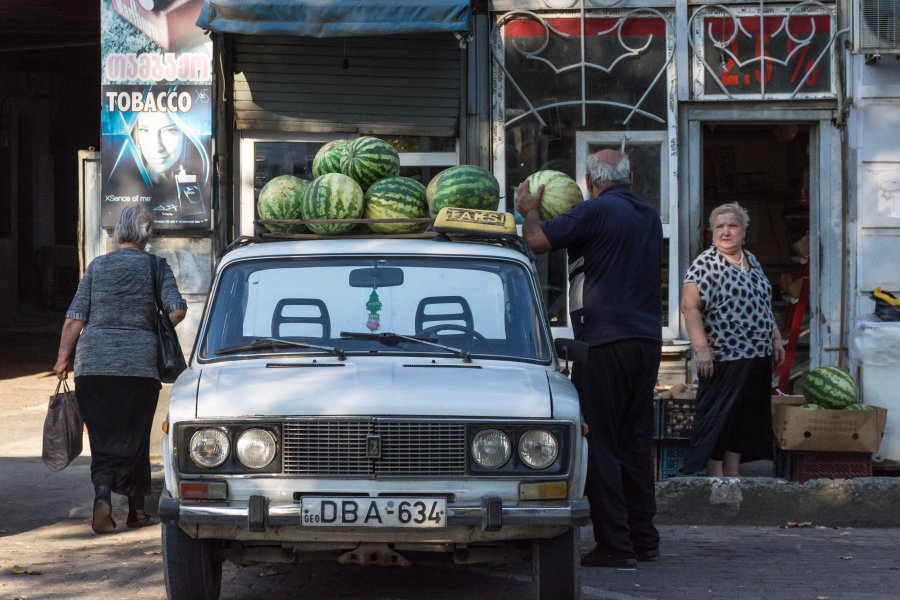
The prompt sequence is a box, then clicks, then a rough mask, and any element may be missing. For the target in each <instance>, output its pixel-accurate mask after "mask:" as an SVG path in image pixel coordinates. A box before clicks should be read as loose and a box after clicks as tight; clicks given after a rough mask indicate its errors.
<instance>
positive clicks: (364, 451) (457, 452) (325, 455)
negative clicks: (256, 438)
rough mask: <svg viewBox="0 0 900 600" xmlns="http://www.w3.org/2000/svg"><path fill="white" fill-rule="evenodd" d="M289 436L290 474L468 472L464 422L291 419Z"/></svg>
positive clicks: (286, 437) (286, 440) (286, 436)
mask: <svg viewBox="0 0 900 600" xmlns="http://www.w3.org/2000/svg"><path fill="white" fill-rule="evenodd" d="M283 436H284V437H283V446H282V449H283V470H284V473H285V474H288V475H305V476H311V477H367V478H380V477H385V478H387V477H448V476H459V475H465V472H466V428H465V425H463V424H460V423H452V422H442V421H436V422H429V421H412V420H410V421H403V420H396V419H369V420H364V421H348V420H329V419H321V420H302V421H299V420H298V421H293V420H290V421H285V422H284V425H283ZM370 445H371V446H377V448H370V447H369V446H370Z"/></svg>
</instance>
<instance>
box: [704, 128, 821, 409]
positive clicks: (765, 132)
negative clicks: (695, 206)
mask: <svg viewBox="0 0 900 600" xmlns="http://www.w3.org/2000/svg"><path fill="white" fill-rule="evenodd" d="M809 144H810V127H809V126H808V125H804V124H799V123H787V124H785V123H779V124H768V123H767V124H752V125H751V124H735V123H709V124H706V125H705V126H704V131H703V223H704V228H703V231H704V238H703V248H706V247H708V246H709V245H710V244H711V243H712V238H711V236H710V233H709V231H708V224H707V221H708V216H709V213H710V211H711V210H712V209H713V208H715V207H716V206H719V205H720V204H725V203H729V202H737V203H738V204H740V205H741V206H743V207H744V208H745V209H746V210H747V212H748V213H749V215H750V226H749V228H748V229H747V236H746V248H747V249H748V250H749V251H750V252H751V253H752V254H753V255H754V256H756V257H757V259H759V261H760V263H761V264H762V267H763V269H764V270H765V272H766V275H768V277H769V281H770V282H771V284H772V296H773V297H772V300H773V309H774V312H775V322H776V323H777V324H778V326H779V327H780V328H781V330H782V334H783V336H784V339H785V340H786V341H787V340H789V339H791V338H790V336H791V335H792V334H793V339H795V340H796V342H795V344H794V346H793V348H791V347H789V348H788V354H789V355H790V356H791V357H792V360H790V361H789V363H790V364H789V368H790V371H789V373H788V374H787V375H785V376H784V377H781V375H783V374H782V373H776V376H775V377H773V384H774V385H773V387H780V388H781V389H782V391H784V392H785V393H793V392H794V388H795V387H796V386H797V385H798V383H799V382H800V381H801V380H802V375H803V374H804V373H805V372H806V371H807V370H808V369H809V310H808V306H809V297H810V293H809V287H810V286H809V283H810V281H811V280H810V279H809V268H808V265H809V197H810V195H809V189H810V185H809V172H810V170H809V168H810V151H809V150H810V147H809ZM804 282H805V283H806V285H804ZM792 325H793V327H792ZM792 350H793V353H792V352H791V351H792ZM785 388H787V389H785Z"/></svg>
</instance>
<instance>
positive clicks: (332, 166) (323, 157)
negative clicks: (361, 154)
mask: <svg viewBox="0 0 900 600" xmlns="http://www.w3.org/2000/svg"><path fill="white" fill-rule="evenodd" d="M348 143H349V142H348V141H347V140H331V141H330V142H328V143H327V144H324V145H323V146H322V147H321V148H319V151H318V152H316V156H315V158H313V164H312V172H313V179H315V178H316V177H321V176H322V175H325V174H326V173H340V172H341V155H342V154H343V152H344V147H345V146H346V145H347V144H348Z"/></svg>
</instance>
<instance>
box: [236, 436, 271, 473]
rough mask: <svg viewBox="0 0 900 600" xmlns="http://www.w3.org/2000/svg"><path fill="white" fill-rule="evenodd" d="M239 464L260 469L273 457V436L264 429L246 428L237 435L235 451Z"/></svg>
mask: <svg viewBox="0 0 900 600" xmlns="http://www.w3.org/2000/svg"><path fill="white" fill-rule="evenodd" d="M235 453H236V454H237V459H238V460H239V461H241V464H242V465H244V466H245V467H249V468H251V469H262V468H263V467H265V466H268V464H269V463H270V462H272V459H273V458H275V436H274V435H272V433H271V432H269V431H267V430H265V429H259V428H258V427H255V428H253V429H247V430H246V431H244V432H243V433H241V435H240V436H239V437H238V440H237V446H236V452H235Z"/></svg>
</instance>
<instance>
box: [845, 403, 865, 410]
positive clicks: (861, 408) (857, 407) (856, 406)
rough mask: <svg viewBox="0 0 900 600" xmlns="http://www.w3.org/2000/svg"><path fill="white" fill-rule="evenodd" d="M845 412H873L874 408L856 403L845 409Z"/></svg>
mask: <svg viewBox="0 0 900 600" xmlns="http://www.w3.org/2000/svg"><path fill="white" fill-rule="evenodd" d="M844 410H872V407H871V406H869V405H868V404H859V403H856V402H854V403H853V404H848V405H847V406H845V407H844Z"/></svg>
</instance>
